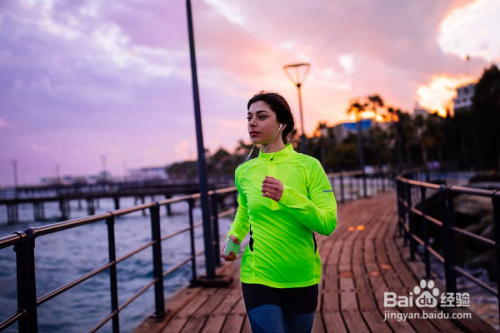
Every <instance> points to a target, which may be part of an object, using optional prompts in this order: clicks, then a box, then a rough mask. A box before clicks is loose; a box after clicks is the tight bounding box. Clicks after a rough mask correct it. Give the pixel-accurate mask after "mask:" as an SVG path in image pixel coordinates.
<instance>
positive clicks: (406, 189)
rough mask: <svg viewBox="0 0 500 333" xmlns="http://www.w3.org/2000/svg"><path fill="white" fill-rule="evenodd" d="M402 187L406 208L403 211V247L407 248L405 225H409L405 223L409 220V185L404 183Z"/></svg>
mask: <svg viewBox="0 0 500 333" xmlns="http://www.w3.org/2000/svg"><path fill="white" fill-rule="evenodd" d="M403 184H404V186H403V192H404V196H405V204H406V207H405V209H404V211H405V212H404V230H403V231H404V234H405V239H404V246H408V240H409V238H408V234H409V228H407V225H408V224H409V223H407V221H408V220H409V216H408V210H409V208H410V204H409V202H410V199H409V196H410V191H409V187H410V185H409V184H408V182H404V183H403Z"/></svg>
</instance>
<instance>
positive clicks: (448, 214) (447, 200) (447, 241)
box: [440, 186, 457, 293]
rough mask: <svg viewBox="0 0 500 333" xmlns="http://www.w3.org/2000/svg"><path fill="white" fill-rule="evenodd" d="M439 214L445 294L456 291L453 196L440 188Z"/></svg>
mask: <svg viewBox="0 0 500 333" xmlns="http://www.w3.org/2000/svg"><path fill="white" fill-rule="evenodd" d="M440 197H441V212H442V214H443V250H444V274H445V280H446V292H449V293H455V292H456V291H457V280H456V273H455V269H454V266H455V260H454V259H455V258H454V248H453V244H454V242H453V237H454V234H453V232H452V230H451V227H452V226H453V194H452V193H451V191H450V189H449V188H445V187H444V186H441V187H440Z"/></svg>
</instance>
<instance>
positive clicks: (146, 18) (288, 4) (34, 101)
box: [0, 0, 500, 185]
mask: <svg viewBox="0 0 500 333" xmlns="http://www.w3.org/2000/svg"><path fill="white" fill-rule="evenodd" d="M499 1H500V0H478V1H472V0H454V1H449V0H421V1H414V2H411V3H405V2H401V1H397V0H388V1H376V0H353V1H348V2H346V1H318V0H313V1H306V2H305V1H299V0H290V1H264V0H255V1H243V0H233V1H230V2H228V1H222V0H192V6H193V18H194V27H195V41H196V52H197V59H196V60H197V64H198V76H199V84H200V99H201V111H202V117H203V133H204V136H205V138H204V139H205V145H206V146H207V148H209V149H210V150H211V151H215V150H216V149H218V148H219V147H220V146H222V147H224V148H226V149H229V150H232V149H233V148H234V147H235V146H236V145H237V142H238V140H240V139H245V140H247V139H248V135H247V132H246V119H245V117H246V102H247V100H248V99H249V98H250V97H251V96H252V95H253V94H254V93H255V92H257V91H259V90H261V89H265V90H271V91H277V92H280V93H282V94H283V95H284V96H285V98H286V99H287V100H288V101H289V102H290V105H291V107H292V109H293V112H294V116H295V118H296V119H297V120H299V119H300V116H299V110H298V98H297V89H296V87H295V86H294V85H293V84H292V83H291V82H290V81H289V79H288V78H287V76H286V74H285V72H284V70H283V65H285V64H289V63H296V62H310V63H311V70H310V72H309V75H308V76H307V78H306V80H305V82H304V85H303V89H302V97H303V106H304V122H305V124H304V125H305V129H306V132H307V133H312V132H313V131H314V129H315V127H316V125H317V122H318V121H327V122H328V123H329V124H335V123H338V122H340V121H343V120H345V119H348V118H347V117H348V116H347V115H346V109H347V107H348V104H349V99H350V98H353V97H357V96H366V95H368V94H374V93H377V94H380V95H381V96H382V97H383V98H384V99H385V100H386V102H387V103H388V104H391V105H397V106H399V107H402V108H403V109H404V110H407V111H411V110H412V108H413V106H414V104H415V102H416V101H419V102H422V103H423V104H424V105H429V107H431V106H432V107H435V105H438V104H440V103H442V101H443V100H444V99H445V98H449V97H448V96H449V94H448V90H449V89H448V88H449V87H451V86H453V84H455V83H458V82H461V81H460V80H459V79H454V78H461V77H465V76H467V77H477V76H479V75H480V74H481V72H482V70H483V68H484V67H485V66H486V65H488V64H489V62H490V61H492V60H495V59H498V56H499V55H498V54H496V53H495V52H496V51H495V50H498V49H500V47H499V46H498V40H499V39H498V38H494V37H495V36H494V35H492V34H493V32H494V31H500V28H499V27H498V23H497V22H498V20H496V19H493V18H494V17H498V16H499V15H500V13H499V7H498V2H499ZM184 6H185V3H184V2H182V1H181V2H179V1H159V0H141V1H118V2H117V1H98V0H79V1H69V0H50V1H49V0H19V1H3V2H1V4H0V40H2V43H0V73H1V75H0V100H1V101H2V103H0V185H3V184H6V183H9V182H12V180H11V178H12V177H11V169H10V168H11V167H10V164H9V163H10V162H9V161H10V160H11V159H12V158H14V157H16V156H17V157H18V158H19V164H20V170H22V175H21V176H22V177H24V178H22V177H21V176H20V177H21V178H20V179H26V181H28V182H37V181H38V180H39V178H40V177H41V176H44V175H48V174H51V173H53V170H54V165H55V164H58V163H59V164H60V165H61V168H64V170H65V172H67V173H68V174H69V173H71V172H73V171H74V172H79V173H82V172H89V173H96V172H99V171H100V169H101V162H100V156H101V155H103V154H106V155H107V156H108V160H107V161H108V162H107V165H108V168H109V170H110V171H111V172H112V173H114V174H116V175H121V173H122V172H123V163H126V164H127V166H128V167H130V168H136V167H141V166H148V165H155V166H156V165H162V164H167V163H172V162H174V161H178V160H182V159H185V158H188V157H189V156H190V155H193V157H195V156H196V148H195V147H196V137H195V125H194V115H193V101H192V90H191V69H190V58H189V47H188V39H187V22H186V10H185V7H184ZM473 31H475V32H477V35H476V34H472V32H473ZM464 54H470V55H471V57H473V59H471V61H470V62H469V63H468V65H467V66H468V67H466V65H465V62H464V60H463V56H464ZM495 61H496V60H495ZM443 75H444V77H446V78H447V79H443V78H442V76H443ZM446 80H448V81H446ZM453 80H455V81H453ZM456 80H458V81H456ZM444 87H447V88H444ZM450 89H451V88H450ZM440 94H442V96H441V97H436V96H438V95H440ZM432 96H434V97H432ZM11 124H15V127H14V126H13V125H11ZM297 126H300V124H299V123H298V124H297ZM33 142H36V143H37V145H38V146H37V147H38V148H39V147H60V149H59V150H57V149H46V150H45V151H44V154H43V155H44V158H39V157H37V156H33V146H32V144H33ZM186 147H189V148H188V150H189V151H193V152H192V153H188V154H186ZM62 161H65V162H64V163H62ZM20 172H21V171H20Z"/></svg>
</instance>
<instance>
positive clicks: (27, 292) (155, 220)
mask: <svg viewBox="0 0 500 333" xmlns="http://www.w3.org/2000/svg"><path fill="white" fill-rule="evenodd" d="M230 194H232V195H233V206H234V207H233V208H231V209H228V210H225V211H223V212H220V213H219V212H218V202H219V201H218V196H220V195H230ZM209 196H210V198H211V200H210V201H211V203H212V214H211V221H212V223H213V225H214V226H215V227H214V229H215V230H214V235H216V236H215V239H213V238H212V240H213V241H212V244H213V246H214V249H215V253H217V256H216V258H218V257H219V256H218V253H220V237H219V232H218V224H219V223H218V219H219V218H221V217H224V216H226V215H229V214H232V213H234V212H235V210H236V207H237V201H236V188H235V187H231V188H227V189H222V190H214V191H209ZM199 197H200V194H194V195H186V196H182V197H178V198H174V199H168V200H163V201H159V202H151V203H148V204H143V205H139V206H135V207H132V208H128V209H120V210H114V211H110V212H107V213H103V214H99V215H93V216H89V217H85V218H80V219H74V220H69V221H64V222H61V223H55V224H52V225H48V226H45V227H38V228H28V229H26V230H25V231H23V232H15V233H14V234H12V235H9V236H7V237H3V238H0V250H1V249H5V248H8V247H14V251H15V252H16V270H17V302H18V310H17V311H16V312H14V313H13V314H12V315H11V316H10V317H9V318H7V319H5V320H4V321H3V322H1V323H0V332H1V331H3V330H5V329H6V328H8V327H10V326H11V325H13V324H14V323H16V322H18V323H19V326H18V327H19V329H18V331H19V332H20V333H28V332H29V333H34V332H38V313H37V308H38V307H39V306H40V305H42V304H43V303H45V302H48V301H50V300H51V299H52V298H54V297H56V296H58V295H60V294H62V293H64V292H65V291H68V290H70V289H71V288H73V287H75V286H77V285H79V284H80V283H82V282H84V281H86V280H88V279H90V278H91V277H93V276H95V275H97V274H99V273H101V272H103V271H105V270H109V278H110V281H109V283H110V293H111V312H110V313H109V314H108V315H107V316H106V317H104V318H103V319H101V320H100V321H99V322H98V323H97V324H95V326H94V327H92V328H91V329H90V330H89V331H88V332H96V331H97V330H98V329H99V328H101V327H102V326H103V325H105V324H106V323H107V322H109V321H110V320H111V321H112V327H113V332H114V333H117V332H120V324H119V313H120V312H121V311H122V310H123V309H124V308H126V307H127V306H128V305H129V304H130V303H132V302H133V301H134V300H135V299H137V298H138V297H139V296H140V295H142V294H143V293H144V292H146V291H147V290H148V289H149V288H150V287H152V286H153V285H154V289H155V291H154V295H155V313H154V316H157V317H163V316H166V315H167V312H166V311H165V296H164V285H163V279H164V278H165V277H167V276H168V275H170V274H172V273H173V272H175V271H176V270H178V269H179V268H180V267H182V266H184V265H186V264H188V263H191V275H192V276H191V278H192V280H191V282H192V283H196V280H197V278H198V275H197V272H196V257H197V256H199V255H201V254H203V253H204V252H205V250H204V249H203V250H199V251H198V252H196V250H195V238H194V229H195V228H197V227H199V226H201V225H202V222H197V223H195V222H194V218H193V209H194V204H195V200H197V199H199ZM182 201H187V202H188V205H189V227H186V228H184V229H181V230H177V231H175V232H173V233H170V234H168V235H166V236H162V235H161V232H160V224H161V217H160V206H163V205H168V204H173V203H177V202H182ZM145 209H149V211H150V216H151V231H152V235H151V241H150V242H148V243H146V244H143V245H142V246H141V247H139V248H137V249H135V250H133V251H131V252H129V253H127V254H125V255H124V256H122V257H120V258H116V246H115V223H116V219H117V218H118V217H120V216H123V215H127V214H131V213H134V212H138V211H141V210H145ZM99 221H106V224H107V234H108V252H109V261H108V262H107V263H106V264H104V265H102V266H100V267H97V268H95V269H94V270H92V271H90V272H88V273H87V274H85V275H83V276H81V277H79V278H78V279H76V280H74V281H72V282H70V283H67V284H65V285H63V286H61V287H59V288H57V289H55V290H53V291H51V292H49V293H47V294H45V295H43V296H41V297H38V298H37V296H36V295H37V293H36V276H35V241H36V239H37V238H39V237H43V236H45V235H50V234H54V233H57V232H60V231H63V230H67V229H71V228H76V227H79V226H83V225H86V224H91V223H96V222H99ZM185 232H189V237H190V242H191V244H190V247H191V255H190V256H189V257H188V258H186V259H184V260H183V261H181V262H180V263H178V264H177V265H175V266H174V267H171V268H170V269H168V270H167V271H163V267H162V265H163V260H162V242H163V241H166V240H168V239H170V238H172V237H174V236H177V235H180V234H183V233H185ZM149 247H151V248H152V252H153V270H154V278H153V280H151V281H150V282H149V283H147V284H146V285H145V286H143V287H142V288H141V289H140V290H139V291H138V292H136V293H135V294H134V295H133V296H132V297H131V298H129V299H128V300H126V301H125V302H123V303H122V304H119V303H118V283H117V281H118V277H117V264H118V263H120V262H122V261H124V260H126V259H129V258H130V257H132V256H134V255H136V254H138V253H139V252H141V251H144V250H145V249H147V248H149ZM215 263H216V264H219V263H220V261H219V260H217V259H216V262H215Z"/></svg>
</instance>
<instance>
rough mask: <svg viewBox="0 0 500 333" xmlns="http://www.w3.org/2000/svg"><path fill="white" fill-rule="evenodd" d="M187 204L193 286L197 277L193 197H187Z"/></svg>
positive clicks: (191, 282)
mask: <svg viewBox="0 0 500 333" xmlns="http://www.w3.org/2000/svg"><path fill="white" fill-rule="evenodd" d="M188 204H189V238H190V239H191V281H190V284H191V285H192V286H193V285H195V284H196V282H197V280H198V278H197V276H196V251H195V246H194V230H193V225H194V218H193V208H194V199H193V198H189V199H188Z"/></svg>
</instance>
